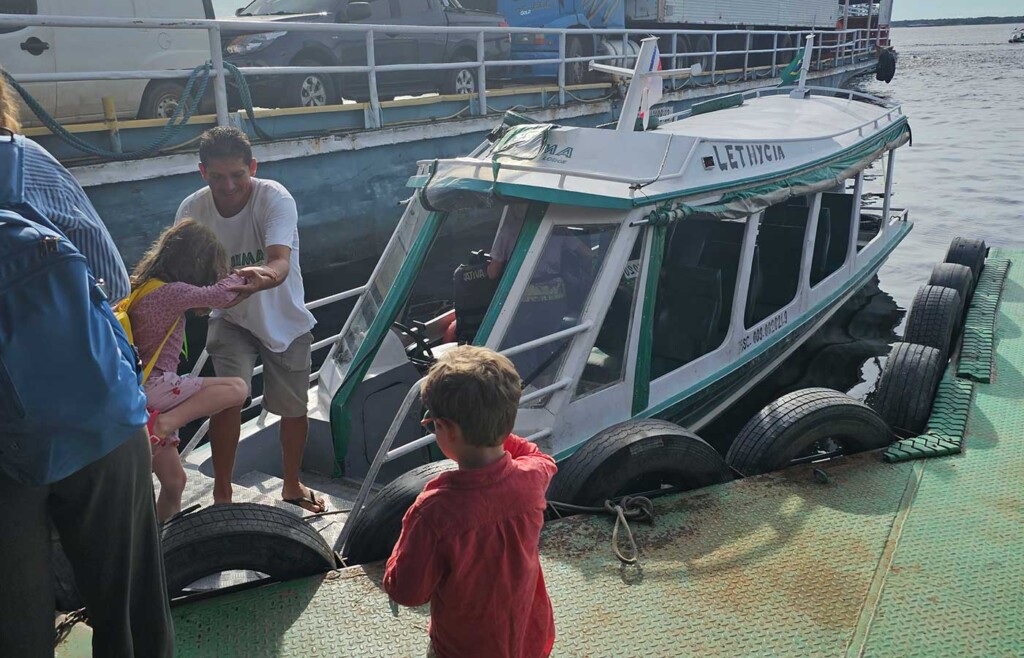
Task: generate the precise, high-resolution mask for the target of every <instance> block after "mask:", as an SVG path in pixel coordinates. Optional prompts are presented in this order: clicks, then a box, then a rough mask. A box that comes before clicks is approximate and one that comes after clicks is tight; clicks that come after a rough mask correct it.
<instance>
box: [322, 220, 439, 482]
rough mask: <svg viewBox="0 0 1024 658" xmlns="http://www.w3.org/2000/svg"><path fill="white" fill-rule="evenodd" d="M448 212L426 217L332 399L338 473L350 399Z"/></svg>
mask: <svg viewBox="0 0 1024 658" xmlns="http://www.w3.org/2000/svg"><path fill="white" fill-rule="evenodd" d="M447 216H448V214H447V213H437V212H432V213H430V214H429V215H427V218H426V219H425V220H424V221H423V226H422V228H421V229H420V231H419V234H418V235H417V236H416V240H415V242H413V244H412V247H411V248H410V249H409V253H408V255H407V256H406V258H405V260H404V261H403V262H402V268H401V269H400V270H399V272H398V275H397V276H396V277H395V282H394V284H392V286H391V289H390V290H388V293H387V296H386V297H385V298H384V302H383V303H382V304H381V306H380V310H379V311H378V312H377V315H376V317H375V318H374V319H373V323H371V324H370V327H369V328H368V329H367V331H366V337H365V338H364V339H363V342H362V343H361V344H360V345H359V348H358V349H357V350H356V353H355V355H353V357H352V365H350V366H349V371H348V372H347V373H345V380H344V381H343V382H342V384H341V386H340V387H339V388H338V391H337V392H336V393H335V394H334V398H333V399H332V400H331V436H332V438H333V440H334V472H335V473H336V474H339V475H343V474H344V470H345V455H346V454H348V441H349V437H350V436H351V431H352V428H351V414H350V412H349V409H348V401H349V399H350V398H351V397H352V393H353V392H354V391H355V389H356V387H357V386H359V384H360V383H361V382H362V381H363V377H365V376H366V373H367V371H368V370H369V369H370V366H371V365H372V364H373V359H374V358H375V357H376V356H377V350H378V349H380V345H381V343H382V342H383V341H384V336H385V335H387V332H388V331H389V330H390V329H391V323H392V322H394V319H395V317H396V316H397V314H398V312H399V311H400V310H401V309H402V307H403V306H405V303H406V301H407V300H408V298H409V293H410V292H411V291H412V287H413V284H415V282H416V277H417V276H419V273H420V269H421V268H422V266H423V260H424V258H425V257H426V255H427V253H428V252H429V251H430V247H431V245H433V243H434V240H435V239H436V238H437V235H438V233H439V232H440V230H441V226H442V225H443V224H444V220H445V218H447ZM363 294H364V295H365V294H366V293H363Z"/></svg>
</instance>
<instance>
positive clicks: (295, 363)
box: [206, 318, 313, 418]
mask: <svg viewBox="0 0 1024 658" xmlns="http://www.w3.org/2000/svg"><path fill="white" fill-rule="evenodd" d="M312 345H313V334H311V333H309V332H306V333H304V334H303V335H301V336H299V337H298V338H296V339H295V340H293V341H292V344H291V345H289V346H288V349H286V350H285V351H284V352H271V351H270V350H269V349H267V348H266V346H264V345H263V343H261V342H260V341H259V339H258V338H256V337H255V336H253V335H252V333H251V332H249V330H248V329H243V328H242V327H239V326H238V325H236V324H234V323H232V322H228V321H227V320H225V319H224V318H212V319H211V320H210V326H209V329H208V330H207V335H206V349H207V351H209V353H210V360H211V361H213V369H214V371H215V372H216V373H217V376H218V377H241V378H242V380H243V381H245V385H246V386H247V387H249V392H250V394H251V392H252V371H253V369H254V368H255V367H256V358H257V357H259V359H260V361H261V362H262V363H263V407H264V408H265V409H266V410H267V411H268V412H270V413H272V414H277V415H278V416H281V417H282V418H297V417H299V416H305V415H306V410H307V404H308V397H307V396H308V392H309V371H310V365H311V364H310V348H311V346H312Z"/></svg>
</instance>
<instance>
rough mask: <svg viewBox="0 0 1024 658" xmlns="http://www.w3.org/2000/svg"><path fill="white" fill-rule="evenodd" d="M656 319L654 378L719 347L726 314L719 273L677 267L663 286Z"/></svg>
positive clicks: (695, 268)
mask: <svg viewBox="0 0 1024 658" xmlns="http://www.w3.org/2000/svg"><path fill="white" fill-rule="evenodd" d="M657 307H658V308H657V311H656V313H655V318H654V327H653V329H654V331H653V334H654V336H653V338H654V344H653V350H652V356H653V357H654V360H655V363H654V369H653V373H654V376H659V375H662V374H664V373H666V372H669V371H670V370H674V369H675V368H678V367H680V366H683V365H685V364H687V363H689V362H690V361H693V360H694V359H696V358H697V357H699V356H701V355H703V354H706V353H707V352H709V351H710V350H711V348H713V347H714V346H715V345H714V343H713V340H714V336H715V333H716V332H715V328H716V327H717V325H718V321H719V316H720V315H721V313H722V308H723V306H722V274H721V272H720V271H719V270H713V269H708V268H703V267H689V266H685V265H677V266H676V267H673V268H672V272H671V276H669V277H668V278H666V279H665V280H664V281H663V282H662V286H661V290H660V294H659V296H658V303H657Z"/></svg>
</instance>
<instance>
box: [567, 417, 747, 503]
mask: <svg viewBox="0 0 1024 658" xmlns="http://www.w3.org/2000/svg"><path fill="white" fill-rule="evenodd" d="M729 478H730V473H729V469H728V467H727V466H726V465H725V461H724V460H723V459H722V456H721V455H720V454H718V451H716V450H715V449H714V448H712V447H711V446H710V445H708V444H707V443H706V442H704V440H702V439H701V438H700V437H698V436H697V435H696V434H694V433H692V432H690V431H688V430H686V429H684V428H682V427H680V426H679V425H676V424H674V423H670V422H668V421H665V420H630V421H626V422H624V423H620V424H618V425H613V426H612V427H609V428H608V429H606V430H604V431H602V432H599V433H598V434H597V435H596V436H594V437H593V438H592V439H590V440H589V441H587V442H586V443H584V444H583V446H581V447H580V449H579V450H577V451H576V452H575V453H574V454H573V455H572V456H571V457H569V458H568V459H566V460H565V461H564V462H563V463H561V464H560V465H559V467H558V473H556V474H555V477H554V480H553V481H552V483H551V487H550V488H549V489H548V500H552V501H557V502H561V503H569V504H572V505H600V504H602V503H603V502H604V501H605V500H608V499H609V498H615V497H617V496H622V495H626V494H631V493H642V492H645V491H653V490H656V489H658V488H660V487H661V486H662V485H670V486H678V487H681V488H684V489H697V488H699V487H704V486H707V485H709V484H717V483H719V482H725V481H727V480H728V479H729Z"/></svg>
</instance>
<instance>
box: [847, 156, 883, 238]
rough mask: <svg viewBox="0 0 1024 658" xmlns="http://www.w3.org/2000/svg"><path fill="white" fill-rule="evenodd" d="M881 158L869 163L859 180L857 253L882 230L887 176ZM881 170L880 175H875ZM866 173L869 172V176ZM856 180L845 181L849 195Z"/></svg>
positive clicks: (853, 190)
mask: <svg viewBox="0 0 1024 658" xmlns="http://www.w3.org/2000/svg"><path fill="white" fill-rule="evenodd" d="M886 162H887V159H886V158H885V157H884V156H883V157H881V158H878V159H877V160H875V161H874V162H872V163H871V166H869V167H868V168H867V169H866V170H865V171H864V173H862V174H861V178H860V186H861V191H860V208H859V209H858V210H859V211H860V212H859V213H858V215H857V217H856V220H857V251H860V250H861V249H863V248H864V247H866V246H868V244H869V243H870V242H871V241H872V240H874V239H875V238H876V237H877V236H878V234H879V233H880V232H881V230H882V212H881V211H882V207H883V204H884V203H885V181H886V177H887V175H888V174H889V172H888V171H887V167H886V166H885V163H886ZM878 170H881V173H875V172H877V171H878ZM867 172H871V173H870V174H869V173H867ZM857 184H858V183H857V180H856V179H852V180H849V181H847V186H848V187H849V188H850V193H851V194H853V193H854V192H855V190H856V185H857Z"/></svg>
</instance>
